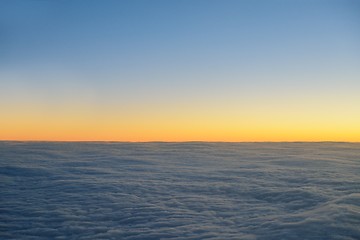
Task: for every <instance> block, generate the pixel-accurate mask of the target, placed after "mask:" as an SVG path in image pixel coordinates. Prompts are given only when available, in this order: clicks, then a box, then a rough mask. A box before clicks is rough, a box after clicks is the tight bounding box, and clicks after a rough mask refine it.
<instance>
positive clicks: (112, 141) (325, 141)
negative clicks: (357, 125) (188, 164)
mask: <svg viewBox="0 0 360 240" xmlns="http://www.w3.org/2000/svg"><path fill="white" fill-rule="evenodd" d="M0 142H39V143H40V142H48V143H360V141H332V140H323V141H296V140H295V141H202V140H187V141H120V140H1V139H0Z"/></svg>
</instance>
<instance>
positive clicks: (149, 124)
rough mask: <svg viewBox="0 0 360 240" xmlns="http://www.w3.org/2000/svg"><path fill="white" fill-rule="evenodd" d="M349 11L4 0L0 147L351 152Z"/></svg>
mask: <svg viewBox="0 0 360 240" xmlns="http://www.w3.org/2000/svg"><path fill="white" fill-rule="evenodd" d="M359 10H360V4H359V3H358V2H357V1H340V0H339V1H320V0H319V1H310V0H309V1H285V0H282V1H280V0H279V1H10V0H9V1H1V2H0V36H1V37H0V38H1V39H0V109H1V118H0V139H8V140H15V139H17V140H24V139H28V140H30V139H33V140H121V141H151V140H163V141H186V140H204V141H297V140H300V141H323V140H329V141H331V140H336V141H337V140H341V141H360V124H359V122H360V94H359V90H360V80H359V79H360V68H359V66H360V65H359V63H360V55H359V53H360V49H359V46H360V45H359V43H360V32H359V31H360V30H359V29H360V16H359V14H358V13H359Z"/></svg>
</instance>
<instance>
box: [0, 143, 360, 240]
mask: <svg viewBox="0 0 360 240" xmlns="http://www.w3.org/2000/svg"><path fill="white" fill-rule="evenodd" d="M359 172H360V145H359V144H351V143H31V142H0V179H1V183H2V184H1V185H0V188H1V189H0V190H1V196H0V238H1V239H128V240H130V239H132V240H133V239H259V240H262V239H317V240H318V239H324V240H325V239H327V240H328V239H339V240H340V239H342V240H350V239H359V238H360V230H359V228H358V227H359V225H360V191H359V189H360V175H359Z"/></svg>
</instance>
